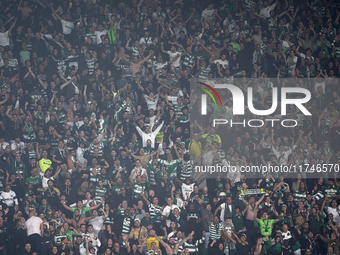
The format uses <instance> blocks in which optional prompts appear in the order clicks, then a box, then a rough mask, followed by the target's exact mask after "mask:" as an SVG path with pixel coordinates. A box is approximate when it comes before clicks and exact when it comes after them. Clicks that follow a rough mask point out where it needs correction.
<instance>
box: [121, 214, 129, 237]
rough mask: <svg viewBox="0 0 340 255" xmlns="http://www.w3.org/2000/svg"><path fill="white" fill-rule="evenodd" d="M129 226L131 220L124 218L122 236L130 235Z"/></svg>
mask: <svg viewBox="0 0 340 255" xmlns="http://www.w3.org/2000/svg"><path fill="white" fill-rule="evenodd" d="M130 226H131V218H130V217H128V218H125V217H124V220H123V230H122V235H129V234H130Z"/></svg>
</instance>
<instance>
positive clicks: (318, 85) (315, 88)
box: [314, 81, 326, 93]
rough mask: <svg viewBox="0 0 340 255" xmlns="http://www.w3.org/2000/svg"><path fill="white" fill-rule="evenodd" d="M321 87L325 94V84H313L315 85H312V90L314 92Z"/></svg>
mask: <svg viewBox="0 0 340 255" xmlns="http://www.w3.org/2000/svg"><path fill="white" fill-rule="evenodd" d="M320 86H321V87H322V89H323V93H325V91H326V83H325V82H323V81H322V82H315V84H314V90H315V91H318V87H320Z"/></svg>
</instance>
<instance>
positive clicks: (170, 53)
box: [168, 51, 181, 67]
mask: <svg viewBox="0 0 340 255" xmlns="http://www.w3.org/2000/svg"><path fill="white" fill-rule="evenodd" d="M168 54H169V56H170V60H172V59H174V58H175V57H176V56H177V55H181V53H179V52H177V51H176V52H172V51H168ZM180 61H181V58H180V57H178V58H177V59H176V60H175V61H174V62H172V64H171V65H172V66H174V67H179V63H180Z"/></svg>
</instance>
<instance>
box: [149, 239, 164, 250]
mask: <svg viewBox="0 0 340 255" xmlns="http://www.w3.org/2000/svg"><path fill="white" fill-rule="evenodd" d="M159 238H160V239H162V238H163V236H159ZM153 242H155V243H156V244H157V249H159V241H158V240H157V239H156V237H149V238H148V240H146V248H148V251H149V250H151V243H153Z"/></svg>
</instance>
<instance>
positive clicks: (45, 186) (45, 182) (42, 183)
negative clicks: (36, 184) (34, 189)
mask: <svg viewBox="0 0 340 255" xmlns="http://www.w3.org/2000/svg"><path fill="white" fill-rule="evenodd" d="M40 175H41V176H42V177H43V178H42V180H41V185H42V187H43V188H47V187H48V184H47V183H48V181H49V180H52V181H53V180H54V178H53V176H51V177H50V178H46V177H45V176H44V173H40Z"/></svg>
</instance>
